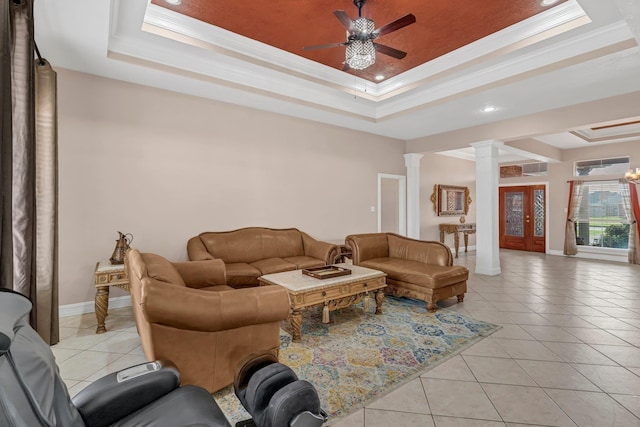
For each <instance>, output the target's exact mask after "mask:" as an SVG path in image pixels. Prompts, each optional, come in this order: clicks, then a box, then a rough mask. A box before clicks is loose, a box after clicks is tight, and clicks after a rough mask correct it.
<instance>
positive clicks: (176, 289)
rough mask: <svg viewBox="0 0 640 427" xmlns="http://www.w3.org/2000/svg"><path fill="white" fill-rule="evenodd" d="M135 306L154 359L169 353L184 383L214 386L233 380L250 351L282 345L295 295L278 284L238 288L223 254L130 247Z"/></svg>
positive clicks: (145, 343) (129, 270)
mask: <svg viewBox="0 0 640 427" xmlns="http://www.w3.org/2000/svg"><path fill="white" fill-rule="evenodd" d="M125 267H126V270H127V274H128V275H129V281H130V282H129V286H130V288H131V299H132V305H133V313H134V316H135V320H136V325H137V328H138V333H139V334H140V338H141V341H142V348H143V350H144V354H145V356H146V358H147V359H148V360H158V359H168V360H171V361H172V362H173V363H174V364H175V365H176V366H177V367H178V369H179V370H180V372H181V374H182V384H195V385H198V386H201V387H204V388H206V389H207V390H208V391H209V392H214V391H216V390H219V389H221V388H223V387H224V386H226V385H228V384H231V383H232V382H233V376H234V373H235V370H236V367H237V364H238V363H239V362H240V361H241V360H242V359H243V358H244V357H246V356H247V355H248V354H251V353H256V352H272V353H273V354H275V355H276V356H277V353H278V349H279V347H280V321H281V320H284V319H286V318H287V316H288V314H289V297H288V295H287V291H286V290H285V289H284V288H281V287H280V286H264V287H258V288H247V289H233V288H231V287H229V286H226V285H225V282H226V277H225V268H224V263H223V262H222V261H220V260H207V261H190V262H177V263H172V262H170V261H168V260H166V259H165V258H163V257H161V256H159V255H155V254H150V253H140V252H138V251H137V250H135V249H131V250H129V251H128V252H127V255H126V257H125Z"/></svg>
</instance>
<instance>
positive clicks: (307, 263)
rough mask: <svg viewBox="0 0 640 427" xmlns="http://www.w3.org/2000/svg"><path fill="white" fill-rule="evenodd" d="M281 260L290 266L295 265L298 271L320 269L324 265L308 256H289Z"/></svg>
mask: <svg viewBox="0 0 640 427" xmlns="http://www.w3.org/2000/svg"><path fill="white" fill-rule="evenodd" d="M283 259H284V260H285V261H287V262H290V263H291V264H295V265H296V267H297V268H298V269H299V270H300V269H303V268H311V267H322V266H324V265H325V264H324V261H323V260H321V259H318V258H313V257H310V256H291V257H287V258H283Z"/></svg>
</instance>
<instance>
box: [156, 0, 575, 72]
mask: <svg viewBox="0 0 640 427" xmlns="http://www.w3.org/2000/svg"><path fill="white" fill-rule="evenodd" d="M565 1H566V0H558V1H557V2H556V3H554V4H553V5H551V6H544V5H543V3H542V2H541V0H484V1H482V2H478V1H474V2H469V1H468V0H430V1H428V2H426V1H418V2H416V1H408V0H368V1H367V2H366V4H365V5H364V7H363V8H362V15H363V16H364V17H366V18H369V19H373V21H374V22H375V24H376V28H379V27H380V26H382V25H385V24H387V23H389V22H392V21H394V20H396V19H398V18H400V17H402V16H404V15H406V14H409V13H412V14H413V15H415V16H416V23H415V24H412V25H409V26H407V27H405V28H402V29H400V30H398V31H395V32H393V33H391V34H388V35H385V36H383V37H381V38H379V39H377V40H376V42H380V43H382V44H385V45H388V46H391V47H394V48H396V49H400V50H403V51H405V52H407V56H406V57H405V58H404V59H401V60H398V59H394V58H391V57H389V56H386V55H381V54H378V55H377V59H376V63H375V64H374V65H373V66H371V67H369V68H367V69H365V70H361V71H358V70H349V71H348V72H349V73H351V74H354V75H357V76H358V77H362V78H364V79H367V80H369V81H375V76H376V75H381V76H384V78H390V77H393V76H396V75H398V74H401V73H403V72H405V71H407V70H410V69H412V68H415V67H417V66H418V65H421V64H424V63H425V62H428V61H431V60H433V59H435V58H438V57H440V56H442V55H445V54H447V53H449V52H452V51H454V50H456V49H459V48H461V47H462V46H465V45H468V44H470V43H472V42H475V41H477V40H480V39H481V38H484V37H486V36H488V35H490V34H493V33H497V32H498V31H500V30H504V29H505V28H507V27H509V26H511V25H514V24H517V23H518V22H521V21H524V20H525V19H527V18H531V17H532V16H534V15H537V14H539V13H541V12H544V11H547V10H549V9H550V8H551V7H554V6H555V7H557V6H558V5H560V4H562V3H564V2H565ZM174 2H175V0H172V1H165V0H152V1H151V3H152V4H154V5H157V6H160V7H163V8H166V9H169V10H172V11H174V12H176V13H180V14H183V15H186V16H189V17H192V18H194V19H197V20H199V21H202V22H206V23H208V24H211V25H215V26H216V27H219V28H224V29H225V30H228V31H231V32H233V33H236V34H239V35H242V36H245V37H248V38H250V39H253V40H256V41H259V42H262V43H265V44H268V45H270V46H273V47H276V48H278V49H282V50H284V51H287V52H290V53H292V54H295V55H299V56H302V57H304V58H307V59H310V60H312V61H315V62H319V63H321V64H324V65H327V66H329V67H333V68H336V69H342V66H343V63H344V50H345V48H344V47H335V48H329V49H322V50H307V51H305V50H303V49H302V48H303V46H312V45H321V44H326V43H340V42H344V41H345V40H346V35H345V30H344V28H343V27H342V25H341V24H340V22H339V21H338V20H337V19H336V17H335V16H334V15H333V11H335V10H339V9H341V10H344V11H346V12H347V14H349V16H350V17H351V18H352V19H355V18H356V17H357V16H358V10H357V8H356V7H355V5H354V4H353V2H352V1H351V0H331V1H321V2H318V1H302V2H301V1H299V0H281V1H256V2H244V1H237V0H216V1H209V0H182V1H181V2H180V4H178V5H173V4H171V3H174Z"/></svg>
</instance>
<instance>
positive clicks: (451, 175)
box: [420, 153, 476, 251]
mask: <svg viewBox="0 0 640 427" xmlns="http://www.w3.org/2000/svg"><path fill="white" fill-rule="evenodd" d="M423 154H424V157H422V159H421V160H420V238H421V239H422V240H436V241H439V240H440V229H439V224H442V223H447V222H448V223H451V222H456V223H457V222H459V221H460V217H459V216H437V215H436V213H435V212H434V209H433V203H431V194H433V186H434V185H436V184H443V185H456V186H462V187H469V194H470V196H471V199H472V202H471V205H470V206H469V213H468V214H467V215H466V216H465V219H466V222H469V223H472V222H475V220H476V209H475V207H476V203H475V194H476V163H475V162H472V161H469V160H462V159H457V158H453V157H448V156H443V155H441V154H435V153H423ZM475 242H476V241H475V235H470V236H469V246H473V245H475V244H476V243H475ZM445 243H446V244H447V245H448V246H449V247H453V235H451V234H447V235H446V236H445ZM460 246H461V248H462V250H463V251H464V243H463V240H462V236H460Z"/></svg>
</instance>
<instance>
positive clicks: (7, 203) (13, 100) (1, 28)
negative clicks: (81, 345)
mask: <svg viewBox="0 0 640 427" xmlns="http://www.w3.org/2000/svg"><path fill="white" fill-rule="evenodd" d="M0 52H1V53H0V102H1V103H2V108H1V112H0V125H1V126H2V134H1V136H2V138H1V139H0V177H1V179H2V180H1V181H0V190H1V199H0V203H1V205H0V233H1V236H0V237H1V242H2V243H1V246H0V286H1V287H4V288H9V289H14V290H16V291H18V292H20V293H22V294H24V295H26V296H28V297H29V298H30V299H31V301H32V302H33V310H32V312H31V325H32V326H33V327H34V328H35V329H36V330H37V331H38V333H39V334H40V335H41V336H42V337H43V339H45V341H47V342H48V343H49V344H54V343H56V342H57V341H58V318H57V317H58V313H57V310H58V308H57V306H58V301H57V277H55V276H57V267H51V264H49V267H46V269H47V270H48V271H49V272H48V273H47V272H42V274H40V272H39V271H38V269H37V268H38V266H37V262H38V259H37V258H36V255H37V249H36V247H37V246H38V240H37V234H38V233H40V234H42V233H43V232H44V234H45V235H46V236H48V237H47V238H46V239H47V240H52V239H51V237H50V236H52V235H53V236H55V234H56V229H57V227H56V226H55V221H54V222H52V221H48V224H49V225H48V226H50V227H51V226H53V231H49V232H47V231H46V230H38V231H37V222H38V217H37V216H36V213H37V209H36V196H37V195H36V156H37V148H36V147H37V138H36V133H37V132H36V91H35V71H34V66H35V61H34V40H33V0H2V1H1V2H0ZM54 80H55V79H54ZM40 86H43V88H46V87H48V86H49V85H40ZM46 90H47V89H43V90H42V91H40V92H41V93H45V95H44V97H45V98H51V97H50V95H47V94H46ZM53 90H54V96H53V99H54V100H55V87H54V89H53ZM38 96H39V97H40V96H42V95H38ZM45 103H46V102H45ZM45 117H51V115H50V114H45ZM53 117H55V113H54V114H53ZM45 128H46V126H45ZM53 132H54V134H55V126H54V127H53ZM40 133H42V132H40ZM50 134H51V133H50ZM41 138H42V139H44V140H45V141H47V144H48V145H50V143H51V141H53V142H54V143H55V142H56V141H55V140H56V138H55V136H54V137H53V138H51V137H50V136H48V137H41ZM40 151H42V150H40ZM45 151H48V152H49V154H48V155H47V157H49V158H50V157H51V156H50V153H51V149H46V150H45ZM54 161H55V162H57V160H55V157H54ZM38 167H42V165H41V164H38ZM53 167H54V169H56V168H57V166H56V165H55V164H54V166H53ZM56 173H57V172H56ZM48 176H49V177H50V176H51V174H48ZM45 179H49V178H45ZM54 185H55V186H56V188H57V183H55V181H54ZM46 187H47V186H44V187H43V188H46ZM46 191H50V190H46ZM55 194H56V192H55V191H54V192H53V197H54V198H55ZM48 209H50V208H48ZM53 210H54V212H55V211H56V210H57V208H56V207H55V205H54V207H53ZM54 215H55V214H54ZM47 216H48V217H51V214H50V212H49V213H47ZM41 222H43V224H45V226H47V225H46V224H47V221H41ZM53 241H54V242H55V241H56V239H55V237H53ZM45 247H48V248H49V249H48V250H50V251H52V252H53V253H54V254H55V252H56V250H55V246H54V247H53V249H51V245H49V244H47V245H45ZM53 258H54V262H55V263H57V259H56V258H55V256H54V257H53ZM44 275H49V276H50V277H48V278H47V279H46V280H44V282H46V283H47V285H46V286H45V287H44V288H43V290H41V289H39V288H38V284H39V282H43V280H42V277H44ZM54 287H55V289H54ZM43 307H45V308H43ZM41 312H42V313H41ZM43 328H44V329H43Z"/></svg>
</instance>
